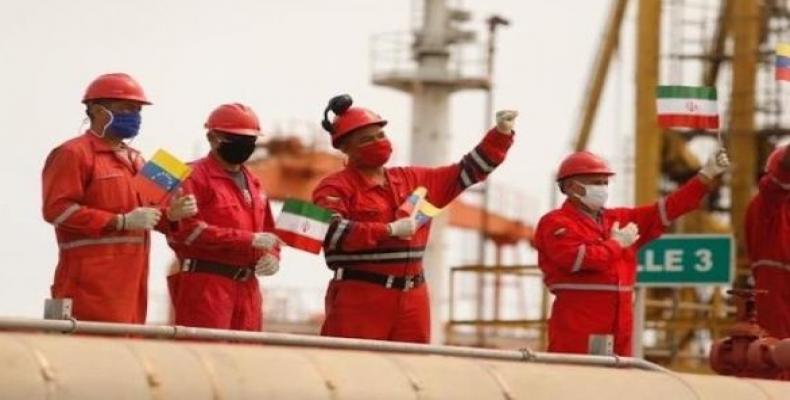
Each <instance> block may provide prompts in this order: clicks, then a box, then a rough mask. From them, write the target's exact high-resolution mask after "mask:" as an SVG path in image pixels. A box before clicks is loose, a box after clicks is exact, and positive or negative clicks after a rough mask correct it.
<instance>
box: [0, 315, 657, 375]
mask: <svg viewBox="0 0 790 400" xmlns="http://www.w3.org/2000/svg"><path fill="white" fill-rule="evenodd" d="M0 330H6V331H41V332H58V333H86V334H94V335H111V336H140V337H150V338H164V339H200V340H215V341H239V342H248V343H264V344H274V345H282V346H304V347H321V348H330V349H347V350H367V351H388V352H397V353H417V354H435V355H443V356H451V357H474V358H487V359H495V360H507V361H524V362H537V363H544V364H575V365H586V366H598V367H618V368H637V369H644V370H650V371H660V372H668V370H666V369H665V368H663V367H661V366H659V365H656V364H653V363H651V362H648V361H645V360H642V359H638V358H632V357H618V356H590V355H583V354H558V353H543V352H536V351H532V350H530V349H528V348H523V349H519V350H491V349H481V348H474V347H460V346H436V345H427V344H419V343H404V342H387V341H381V340H367V339H348V338H332V337H324V336H309V335H296V334H290V333H271V332H250V331H231V330H224V329H208V328H193V327H187V326H177V325H175V326H174V325H135V324H116V323H108V322H90V321H78V320H76V319H70V320H47V319H31V318H8V317H0Z"/></svg>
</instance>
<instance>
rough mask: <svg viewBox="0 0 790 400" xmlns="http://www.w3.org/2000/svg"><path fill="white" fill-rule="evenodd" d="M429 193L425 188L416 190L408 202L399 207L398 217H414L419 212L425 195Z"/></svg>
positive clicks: (408, 198) (421, 187) (407, 199)
mask: <svg viewBox="0 0 790 400" xmlns="http://www.w3.org/2000/svg"><path fill="white" fill-rule="evenodd" d="M427 193H428V189H426V188H425V187H423V186H420V187H418V188H417V189H414V191H413V192H412V193H411V194H410V195H409V197H407V198H406V201H404V202H403V204H401V206H400V207H398V212H397V215H398V217H401V218H402V217H407V216H410V215H413V214H414V213H415V212H416V211H417V210H418V207H419V205H420V204H421V203H422V201H423V200H424V199H425V195H426V194H427Z"/></svg>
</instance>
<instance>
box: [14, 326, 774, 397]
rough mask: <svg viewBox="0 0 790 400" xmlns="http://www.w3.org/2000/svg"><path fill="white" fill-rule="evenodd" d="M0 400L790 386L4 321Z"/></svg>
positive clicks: (527, 360)
mask: <svg viewBox="0 0 790 400" xmlns="http://www.w3.org/2000/svg"><path fill="white" fill-rule="evenodd" d="M74 332H76V333H91V334H93V336H84V335H69V334H66V333H74ZM99 334H101V335H103V336H97V335H99ZM130 335H132V336H133V337H132V338H130V337H129V336H130ZM149 337H150V338H149ZM156 338H158V339H156ZM167 338H176V339H179V340H166V339H167ZM218 340H224V341H221V342H218ZM229 340H234V341H237V342H235V343H229V342H228V341H229ZM242 342H243V343H242ZM0 398H2V399H8V400H15V399H26V400H27V399H31V400H36V399H42V400H44V399H58V400H70V399H79V400H92V399H152V400H159V399H195V400H199V399H207V400H217V399H223V400H224V399H366V400H368V399H530V400H534V399H537V400H539V399H556V400H562V399H582V398H583V399H586V400H593V399H607V400H613V399H645V400H650V399H656V400H659V399H660V400H667V399H672V400H685V399H695V400H697V399H716V400H724V399H748V400H761V399H790V383H788V382H779V381H767V380H757V379H744V378H740V379H739V378H731V377H722V376H713V375H689V374H677V373H673V372H671V371H668V370H665V369H663V368H661V367H659V366H656V365H654V364H650V363H648V362H645V361H642V360H637V359H630V358H617V357H604V356H597V357H595V356H574V355H558V354H549V353H539V352H532V351H530V350H527V349H523V350H518V351H516V350H513V351H506V350H485V349H473V348H457V347H449V346H429V345H415V344H405V343H391V342H377V341H370V340H355V339H336V338H321V337H311V336H301V335H289V334H273V333H260V332H254V333H253V332H246V333H241V332H231V331H221V330H213V329H198V328H184V327H172V326H133V325H123V324H104V323H88V322H78V321H43V320H21V319H7V318H0Z"/></svg>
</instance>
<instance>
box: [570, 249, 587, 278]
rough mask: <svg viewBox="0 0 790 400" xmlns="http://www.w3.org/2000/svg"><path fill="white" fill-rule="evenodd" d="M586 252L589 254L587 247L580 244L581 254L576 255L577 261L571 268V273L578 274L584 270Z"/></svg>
mask: <svg viewBox="0 0 790 400" xmlns="http://www.w3.org/2000/svg"><path fill="white" fill-rule="evenodd" d="M586 252H587V245H584V244H580V245H579V252H578V253H576V261H574V262H573V267H571V272H573V273H576V272H579V271H580V270H581V269H582V261H584V253H586Z"/></svg>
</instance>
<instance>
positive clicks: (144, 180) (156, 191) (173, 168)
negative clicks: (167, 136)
mask: <svg viewBox="0 0 790 400" xmlns="http://www.w3.org/2000/svg"><path fill="white" fill-rule="evenodd" d="M191 172H192V168H191V167H190V166H189V165H187V164H186V163H184V162H182V161H181V160H179V159H178V158H176V157H175V156H173V155H172V154H170V153H169V152H167V151H166V150H163V149H159V150H157V151H156V153H154V156H153V157H151V159H150V160H149V161H148V162H147V163H145V165H143V168H142V169H141V170H140V172H139V173H138V174H137V176H136V177H135V184H136V187H137V191H138V193H140V195H141V196H142V197H143V200H144V201H145V202H146V203H157V204H158V203H160V202H161V201H162V200H163V199H164V198H165V197H166V196H167V195H168V194H170V193H172V192H173V191H174V190H176V189H177V188H178V187H179V186H180V185H181V183H182V182H183V181H184V180H185V179H186V178H187V177H188V176H189V174H190V173H191Z"/></svg>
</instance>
